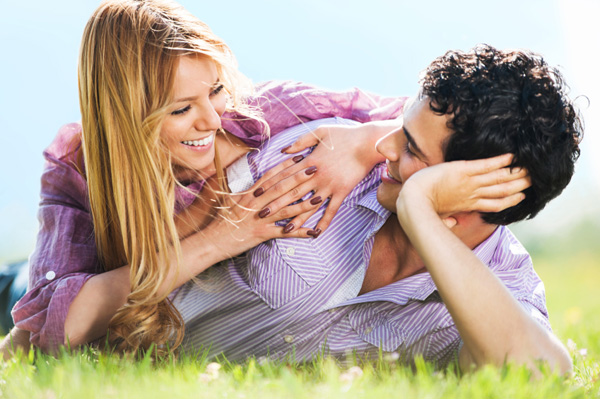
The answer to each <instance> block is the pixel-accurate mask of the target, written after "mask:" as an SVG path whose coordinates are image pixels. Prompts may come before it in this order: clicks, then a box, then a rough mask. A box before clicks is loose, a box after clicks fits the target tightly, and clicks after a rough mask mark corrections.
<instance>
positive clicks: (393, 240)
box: [359, 215, 497, 295]
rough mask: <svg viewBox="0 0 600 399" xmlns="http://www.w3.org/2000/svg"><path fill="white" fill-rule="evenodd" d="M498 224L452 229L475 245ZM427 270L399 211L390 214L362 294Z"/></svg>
mask: <svg viewBox="0 0 600 399" xmlns="http://www.w3.org/2000/svg"><path fill="white" fill-rule="evenodd" d="M472 216H473V217H474V216H475V215H472ZM477 217H479V216H477ZM496 227H497V226H495V225H490V224H485V223H477V222H475V223H466V226H457V227H456V228H455V229H453V231H454V232H455V234H457V235H458V236H459V237H460V238H461V240H462V241H463V242H464V243H465V245H467V246H468V247H469V248H471V249H474V248H475V247H477V246H478V245H479V244H481V243H482V242H483V241H485V240H486V239H487V238H488V237H489V236H490V235H491V234H492V233H493V232H494V231H495V229H496ZM426 271H427V269H426V268H425V264H424V262H423V260H422V259H421V256H420V255H419V254H418V253H417V251H416V250H415V248H414V247H413V246H412V244H411V243H410V240H409V239H408V237H407V236H406V234H405V233H404V230H403V229H402V227H401V226H400V223H399V222H398V219H397V218H396V215H391V216H390V217H389V218H388V220H387V221H386V222H385V223H384V225H383V226H382V227H381V229H380V230H379V231H378V232H377V233H376V234H375V240H374V242H373V250H372V252H371V258H370V261H369V266H368V268H367V272H366V274H365V278H364V280H363V285H362V288H361V290H360V293H359V295H360V294H364V293H366V292H369V291H373V290H376V289H378V288H381V287H383V286H386V285H388V284H391V283H394V282H396V281H399V280H402V279H404V278H406V277H409V276H412V275H415V274H418V273H423V272H426Z"/></svg>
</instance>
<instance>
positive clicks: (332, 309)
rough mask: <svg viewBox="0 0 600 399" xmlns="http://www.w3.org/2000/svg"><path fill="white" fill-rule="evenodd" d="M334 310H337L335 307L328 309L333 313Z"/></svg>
mask: <svg viewBox="0 0 600 399" xmlns="http://www.w3.org/2000/svg"><path fill="white" fill-rule="evenodd" d="M336 310H337V309H336V308H331V309H329V310H328V312H329V313H335V311H336Z"/></svg>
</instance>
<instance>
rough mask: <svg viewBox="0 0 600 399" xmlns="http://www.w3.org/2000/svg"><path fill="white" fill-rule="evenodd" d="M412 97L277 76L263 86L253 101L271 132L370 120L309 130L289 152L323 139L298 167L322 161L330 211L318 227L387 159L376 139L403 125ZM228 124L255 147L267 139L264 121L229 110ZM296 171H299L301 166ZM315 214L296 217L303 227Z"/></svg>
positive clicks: (321, 186) (321, 187) (320, 183)
mask: <svg viewBox="0 0 600 399" xmlns="http://www.w3.org/2000/svg"><path fill="white" fill-rule="evenodd" d="M406 100H407V98H406V97H382V96H379V95H375V94H371V93H367V92H365V91H363V90H360V89H358V88H353V89H350V90H345V91H332V90H327V89H323V88H319V87H316V86H313V85H309V84H305V83H300V82H291V81H285V82H281V81H272V82H265V83H262V84H259V85H257V87H256V96H255V98H253V99H252V101H251V104H252V105H254V106H256V107H258V108H259V109H260V110H261V111H262V112H263V114H264V119H265V120H266V121H267V123H268V124H269V126H270V132H271V135H276V134H279V133H280V132H281V131H282V130H284V129H286V128H288V127H291V126H294V125H297V124H299V123H303V122H307V121H311V120H316V119H323V118H330V117H340V118H345V119H351V120H354V121H357V122H361V123H364V125H362V126H360V125H359V126H353V127H351V126H343V127H342V126H336V127H333V126H331V127H322V128H319V129H317V130H315V131H314V132H313V133H312V134H307V135H306V136H305V137H303V138H301V139H300V140H299V141H298V142H297V143H295V144H294V145H293V146H292V147H291V148H288V149H286V150H285V151H286V152H287V153H289V154H293V153H296V152H298V151H301V150H303V149H305V148H307V147H310V146H313V145H316V144H319V146H318V147H317V149H316V150H315V151H314V152H313V153H312V154H310V155H309V156H308V157H307V158H306V159H305V160H303V161H302V162H301V164H300V165H298V166H297V169H296V170H298V169H299V168H300V167H307V166H317V167H318V168H319V170H321V171H322V172H323V173H320V174H319V176H317V179H318V182H317V185H318V187H319V191H320V192H319V195H320V196H321V197H322V198H324V199H326V198H329V203H328V205H327V210H326V212H325V213H324V215H323V217H322V218H321V220H320V221H319V222H318V224H317V225H316V226H311V227H313V229H314V230H315V231H317V232H319V233H317V235H318V234H320V232H322V231H325V229H326V228H327V227H328V226H329V223H330V222H331V220H332V219H333V217H334V216H335V214H336V213H337V210H338V209H339V207H340V205H341V203H342V201H343V200H344V198H345V197H346V196H347V195H348V194H349V193H350V191H351V190H352V189H353V188H354V187H355V186H356V185H357V184H358V183H359V182H360V181H361V180H362V179H363V178H364V177H365V176H366V175H367V173H368V172H369V171H370V170H371V169H372V168H373V167H374V166H375V165H376V164H377V163H379V162H382V161H383V158H382V157H381V156H380V155H379V153H377V151H376V150H375V143H376V142H377V140H378V139H379V138H381V137H382V136H383V135H385V134H386V133H388V132H389V131H390V130H392V129H394V128H396V127H398V126H399V125H400V123H401V122H400V121H399V120H398V117H399V116H400V115H401V114H402V110H403V107H404V103H405V102H406ZM223 127H224V128H225V129H227V130H228V131H229V132H231V133H233V134H234V135H236V136H238V137H240V138H242V139H243V140H244V141H246V142H247V143H249V144H250V145H253V146H258V145H259V144H260V142H261V140H262V139H263V133H264V126H263V125H262V124H260V123H259V122H258V121H255V120H252V119H248V118H245V117H240V116H237V115H234V114H226V115H225V116H224V117H223ZM296 170H294V171H296ZM310 216H311V214H305V215H301V216H298V217H296V218H295V219H294V220H292V221H291V224H293V225H295V226H302V225H303V224H304V222H305V221H306V220H307V219H308V218H309V217H310Z"/></svg>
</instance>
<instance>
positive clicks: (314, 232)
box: [306, 229, 321, 238]
mask: <svg viewBox="0 0 600 399" xmlns="http://www.w3.org/2000/svg"><path fill="white" fill-rule="evenodd" d="M306 234H308V235H309V236H311V237H312V238H317V237H318V236H319V235H320V234H321V229H315V230H308V231H307V232H306Z"/></svg>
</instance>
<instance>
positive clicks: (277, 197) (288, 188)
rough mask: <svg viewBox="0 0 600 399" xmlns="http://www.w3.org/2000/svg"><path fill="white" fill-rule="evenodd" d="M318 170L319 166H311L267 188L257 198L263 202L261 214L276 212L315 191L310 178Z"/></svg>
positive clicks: (263, 215)
mask: <svg viewBox="0 0 600 399" xmlns="http://www.w3.org/2000/svg"><path fill="white" fill-rule="evenodd" d="M316 172H317V167H316V166H310V167H308V168H306V169H303V170H301V171H299V172H297V173H295V174H293V175H292V176H290V177H287V178H285V179H283V180H281V181H280V182H278V183H276V184H275V185H273V186H272V187H270V188H269V189H268V190H266V191H265V192H264V193H263V194H262V195H261V196H260V198H259V199H257V200H260V203H262V204H263V207H261V209H260V212H263V213H262V214H261V213H260V212H259V215H261V216H262V217H265V216H267V215H269V214H275V213H277V212H279V211H280V210H282V209H285V208H287V206H288V205H289V204H291V203H293V202H295V201H297V200H299V199H301V198H302V197H304V196H305V195H306V194H308V193H310V192H311V191H313V192H314V191H315V187H314V185H313V184H312V183H311V182H310V179H311V178H312V176H313V175H314V174H315V173H316ZM312 201H313V202H314V201H315V199H312ZM317 204H318V203H314V204H313V205H317ZM257 205H258V202H257ZM280 219H284V218H280Z"/></svg>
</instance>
